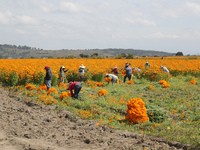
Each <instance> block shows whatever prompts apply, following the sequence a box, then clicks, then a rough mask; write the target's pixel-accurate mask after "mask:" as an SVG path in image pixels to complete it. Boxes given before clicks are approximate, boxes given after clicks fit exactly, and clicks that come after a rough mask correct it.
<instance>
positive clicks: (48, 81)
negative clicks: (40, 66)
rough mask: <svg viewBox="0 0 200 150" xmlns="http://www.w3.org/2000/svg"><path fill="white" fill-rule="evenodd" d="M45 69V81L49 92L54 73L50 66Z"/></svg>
mask: <svg viewBox="0 0 200 150" xmlns="http://www.w3.org/2000/svg"><path fill="white" fill-rule="evenodd" d="M44 69H45V70H46V76H45V77H44V80H45V84H46V86H47V91H48V90H49V89H50V88H51V79H52V72H51V68H49V67H48V66H45V67H44Z"/></svg>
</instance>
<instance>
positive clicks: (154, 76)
mask: <svg viewBox="0 0 200 150" xmlns="http://www.w3.org/2000/svg"><path fill="white" fill-rule="evenodd" d="M140 76H141V78H145V79H148V80H149V81H160V80H165V81H168V79H170V78H171V75H170V74H169V73H165V72H163V73H155V72H151V71H143V72H141V75H140Z"/></svg>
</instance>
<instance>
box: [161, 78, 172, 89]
mask: <svg viewBox="0 0 200 150" xmlns="http://www.w3.org/2000/svg"><path fill="white" fill-rule="evenodd" d="M159 83H160V84H162V86H163V88H167V87H170V85H169V84H168V83H167V81H165V80H160V81H159Z"/></svg>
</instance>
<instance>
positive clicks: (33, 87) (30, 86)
mask: <svg viewBox="0 0 200 150" xmlns="http://www.w3.org/2000/svg"><path fill="white" fill-rule="evenodd" d="M25 88H26V89H27V90H34V89H36V86H35V85H32V84H30V83H28V84H27V85H26V86H25Z"/></svg>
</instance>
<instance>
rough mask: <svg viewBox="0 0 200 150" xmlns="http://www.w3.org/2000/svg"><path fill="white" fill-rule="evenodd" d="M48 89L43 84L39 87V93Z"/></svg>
mask: <svg viewBox="0 0 200 150" xmlns="http://www.w3.org/2000/svg"><path fill="white" fill-rule="evenodd" d="M46 89H47V86H46V85H45V84H42V85H40V86H39V87H38V89H37V90H38V91H42V90H46Z"/></svg>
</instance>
